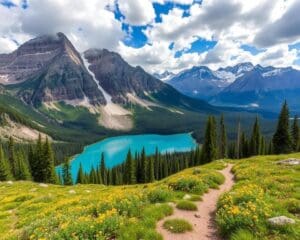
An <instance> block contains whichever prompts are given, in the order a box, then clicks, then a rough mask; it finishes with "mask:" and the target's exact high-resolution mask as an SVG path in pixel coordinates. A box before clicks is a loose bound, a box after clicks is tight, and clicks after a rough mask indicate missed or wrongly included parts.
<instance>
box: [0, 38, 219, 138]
mask: <svg viewBox="0 0 300 240" xmlns="http://www.w3.org/2000/svg"><path fill="white" fill-rule="evenodd" d="M0 110H1V111H3V112H5V113H6V114H8V116H9V117H10V118H11V119H22V121H21V122H22V123H23V124H27V125H28V126H30V127H33V128H38V129H39V130H41V131H43V132H46V133H47V134H49V135H52V136H53V135H55V136H56V138H58V139H65V138H66V136H68V135H72V137H70V138H71V139H73V138H74V136H77V135H80V134H79V133H78V132H79V131H78V130H82V129H85V132H82V131H81V134H87V135H88V136H91V135H93V136H94V137H97V136H99V135H98V134H100V135H103V134H107V133H108V132H109V131H134V132H146V131H149V132H164V131H165V132H170V131H171V132H176V131H182V130H183V129H184V131H191V130H192V129H193V127H192V126H193V124H195V123H196V122H195V120H194V118H195V116H198V117H199V118H200V116H201V115H200V114H203V113H204V114H207V113H218V111H219V110H218V109H217V108H215V107H213V106H211V105H210V104H208V103H207V102H205V101H203V100H199V99H194V98H191V97H188V96H186V95H184V94H182V93H180V92H179V91H177V90H176V89H175V88H173V87H172V86H170V85H168V84H166V83H165V82H162V81H160V80H158V79H157V78H155V77H153V76H152V75H150V74H148V73H147V72H145V71H144V70H143V69H142V68H141V67H139V66H138V67H133V66H130V65H129V64H128V63H127V62H126V61H125V60H124V59H123V58H122V57H121V56H120V55H119V54H118V53H115V52H110V51H108V50H106V49H89V50H87V51H85V52H84V53H82V54H80V53H79V52H78V51H77V50H76V49H75V47H74V46H73V45H72V43H71V42H70V41H69V40H68V39H67V37H66V36H65V35H64V34H63V33H58V34H56V35H44V36H39V37H37V38H35V39H32V40H30V41H28V42H25V43H24V44H22V45H21V46H20V47H19V48H18V49H17V50H15V51H14V52H12V53H10V54H0ZM29 113H31V115H35V117H31V116H29ZM16 116H17V117H16ZM158 116H159V118H158ZM191 116H192V117H191ZM183 122H184V124H183ZM183 125H185V126H183ZM182 127H183V129H182ZM0 128H1V126H0ZM54 132H55V134H54ZM82 138H83V137H82ZM97 138H98V139H99V137H97Z"/></svg>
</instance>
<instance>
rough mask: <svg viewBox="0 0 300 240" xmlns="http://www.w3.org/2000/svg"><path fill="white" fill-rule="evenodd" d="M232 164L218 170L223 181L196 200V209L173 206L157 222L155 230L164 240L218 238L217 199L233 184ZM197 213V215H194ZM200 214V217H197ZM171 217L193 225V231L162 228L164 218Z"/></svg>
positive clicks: (210, 239) (214, 239) (213, 239)
mask: <svg viewBox="0 0 300 240" xmlns="http://www.w3.org/2000/svg"><path fill="white" fill-rule="evenodd" d="M231 168H232V165H231V164H228V166H227V167H226V168H224V169H223V170H221V171H220V173H222V174H223V175H224V177H225V182H224V183H223V184H222V185H220V186H219V189H210V190H209V192H208V193H206V194H204V195H203V197H202V199H203V200H202V201H201V202H197V207H198V210H197V211H185V210H179V209H177V208H175V207H174V213H173V215H171V216H168V217H166V218H164V219H162V220H160V221H159V222H158V224H157V231H158V232H159V233H160V234H161V235H162V236H163V239H164V240H182V239H183V240H206V239H209V240H220V239H221V238H220V237H219V236H218V233H217V228H216V226H215V222H214V216H215V212H216V208H217V206H216V205H217V201H218V198H219V197H220V195H221V194H222V193H224V192H226V191H228V190H230V188H231V187H232V186H233V184H234V180H233V178H234V175H233V174H232V173H231ZM195 215H197V216H198V217H195ZM199 216H200V217H199ZM173 218H182V219H185V220H187V221H188V222H189V223H191V224H192V225H193V231H191V232H187V233H183V234H174V233H170V232H169V231H167V230H165V229H164V228H163V226H162V225H163V223H164V221H165V220H168V219H173Z"/></svg>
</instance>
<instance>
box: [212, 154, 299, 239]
mask: <svg viewBox="0 0 300 240" xmlns="http://www.w3.org/2000/svg"><path fill="white" fill-rule="evenodd" d="M290 157H295V158H300V154H291V155H276V156H275V155H274V156H255V157H252V158H249V159H242V160H237V161H233V162H234V163H235V166H234V168H233V172H234V174H235V176H236V181H237V182H236V184H235V185H234V187H233V189H232V190H231V191H229V192H228V193H226V194H224V195H223V196H222V197H221V198H220V200H219V202H218V211H217V219H216V220H217V223H218V225H219V227H220V230H221V233H222V234H223V235H224V236H225V237H227V238H229V239H231V237H233V236H235V235H237V234H238V235H237V236H239V234H243V235H245V236H247V234H246V233H245V232H247V231H248V232H251V234H253V238H257V239H262V240H264V239H275V240H277V239H278V240H279V239H280V240H281V239H282V240H285V239H286V240H289V239H300V221H299V214H300V211H299V206H300V194H299V192H300V191H299V190H300V181H299V179H300V166H286V165H278V164H276V161H278V160H283V159H287V158H290ZM282 215H284V216H287V217H290V218H293V219H295V220H296V224H293V225H286V226H283V227H274V226H271V225H269V224H268V223H267V219H268V218H271V217H277V216H282ZM239 232H241V233H239ZM233 239H238V238H237V237H236V238H233ZM241 239H242V238H241ZM245 239H251V238H246V237H245Z"/></svg>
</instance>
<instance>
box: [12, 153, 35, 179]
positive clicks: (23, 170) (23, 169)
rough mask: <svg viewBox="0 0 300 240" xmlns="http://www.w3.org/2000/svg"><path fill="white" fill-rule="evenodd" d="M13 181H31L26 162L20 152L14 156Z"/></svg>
mask: <svg viewBox="0 0 300 240" xmlns="http://www.w3.org/2000/svg"><path fill="white" fill-rule="evenodd" d="M15 179H16V180H31V174H30V171H29V167H28V165H27V162H25V158H24V156H23V155H22V153H21V152H18V153H17V154H16V162H15Z"/></svg>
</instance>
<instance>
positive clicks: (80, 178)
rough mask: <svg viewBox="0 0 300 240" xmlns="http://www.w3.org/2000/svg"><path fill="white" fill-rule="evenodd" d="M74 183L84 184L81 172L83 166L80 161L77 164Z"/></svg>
mask: <svg viewBox="0 0 300 240" xmlns="http://www.w3.org/2000/svg"><path fill="white" fill-rule="evenodd" d="M76 183H77V184H84V183H85V179H84V173H83V168H82V164H81V163H80V165H79V169H78V173H77V179H76Z"/></svg>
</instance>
